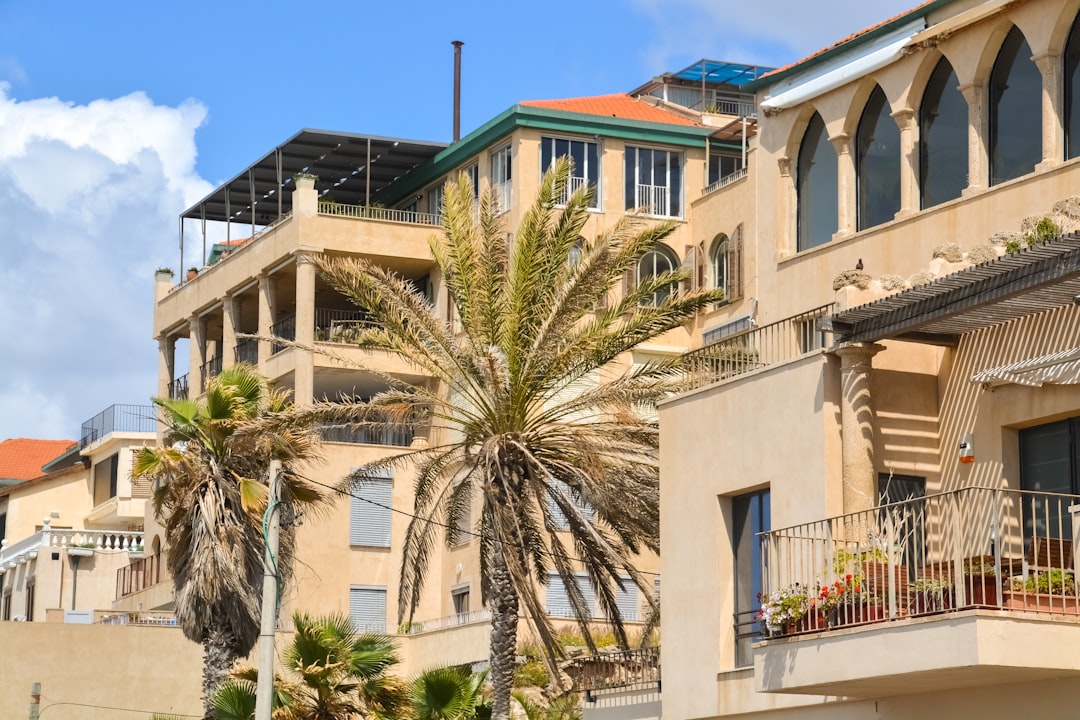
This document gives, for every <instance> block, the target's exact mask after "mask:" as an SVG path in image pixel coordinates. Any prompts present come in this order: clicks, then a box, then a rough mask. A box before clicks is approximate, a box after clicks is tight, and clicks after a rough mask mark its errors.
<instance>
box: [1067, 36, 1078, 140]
mask: <svg viewBox="0 0 1080 720" xmlns="http://www.w3.org/2000/svg"><path fill="white" fill-rule="evenodd" d="M1078 155H1080V15H1078V16H1077V17H1076V20H1075V21H1073V26H1072V31H1071V32H1069V40H1068V42H1067V43H1066V44H1065V158H1066V159H1069V158H1074V157H1077V156H1078Z"/></svg>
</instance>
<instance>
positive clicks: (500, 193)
mask: <svg viewBox="0 0 1080 720" xmlns="http://www.w3.org/2000/svg"><path fill="white" fill-rule="evenodd" d="M512 180H513V173H512V171H511V153H510V146H509V145H507V146H506V147H504V148H500V149H499V150H496V151H495V152H493V153H491V191H492V192H493V193H494V194H495V199H496V200H497V201H498V203H499V210H500V211H501V212H508V211H509V210H510V200H511V199H512V198H511V187H512V186H511V182H512Z"/></svg>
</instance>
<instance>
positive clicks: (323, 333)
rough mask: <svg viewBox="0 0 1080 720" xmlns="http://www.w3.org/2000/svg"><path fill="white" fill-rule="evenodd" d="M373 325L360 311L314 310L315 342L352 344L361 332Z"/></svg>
mask: <svg viewBox="0 0 1080 720" xmlns="http://www.w3.org/2000/svg"><path fill="white" fill-rule="evenodd" d="M373 324H374V323H373V322H372V321H371V320H370V319H369V318H368V316H367V314H366V313H364V312H362V311H360V310H334V309H331V308H315V340H316V342H331V343H345V344H352V343H354V342H356V339H357V337H358V336H359V334H360V331H361V330H364V329H366V328H369V327H372V326H373Z"/></svg>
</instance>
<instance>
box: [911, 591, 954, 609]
mask: <svg viewBox="0 0 1080 720" xmlns="http://www.w3.org/2000/svg"><path fill="white" fill-rule="evenodd" d="M953 604H954V603H953V591H952V588H948V589H947V590H941V591H940V592H933V591H931V592H919V591H915V592H914V594H913V595H912V596H911V602H910V603H908V608H909V609H910V611H911V614H912V615H927V614H929V613H938V612H945V611H946V610H951V609H952V607H953Z"/></svg>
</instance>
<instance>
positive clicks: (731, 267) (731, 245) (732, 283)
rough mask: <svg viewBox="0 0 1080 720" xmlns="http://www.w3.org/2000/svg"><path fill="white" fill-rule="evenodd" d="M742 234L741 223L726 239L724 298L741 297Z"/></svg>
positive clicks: (733, 298)
mask: <svg viewBox="0 0 1080 720" xmlns="http://www.w3.org/2000/svg"><path fill="white" fill-rule="evenodd" d="M742 235H743V233H742V225H739V226H738V227H737V228H735V232H734V233H732V235H731V239H730V240H729V241H728V282H727V287H726V288H724V300H735V299H736V298H740V297H742V291H743V290H742Z"/></svg>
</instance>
